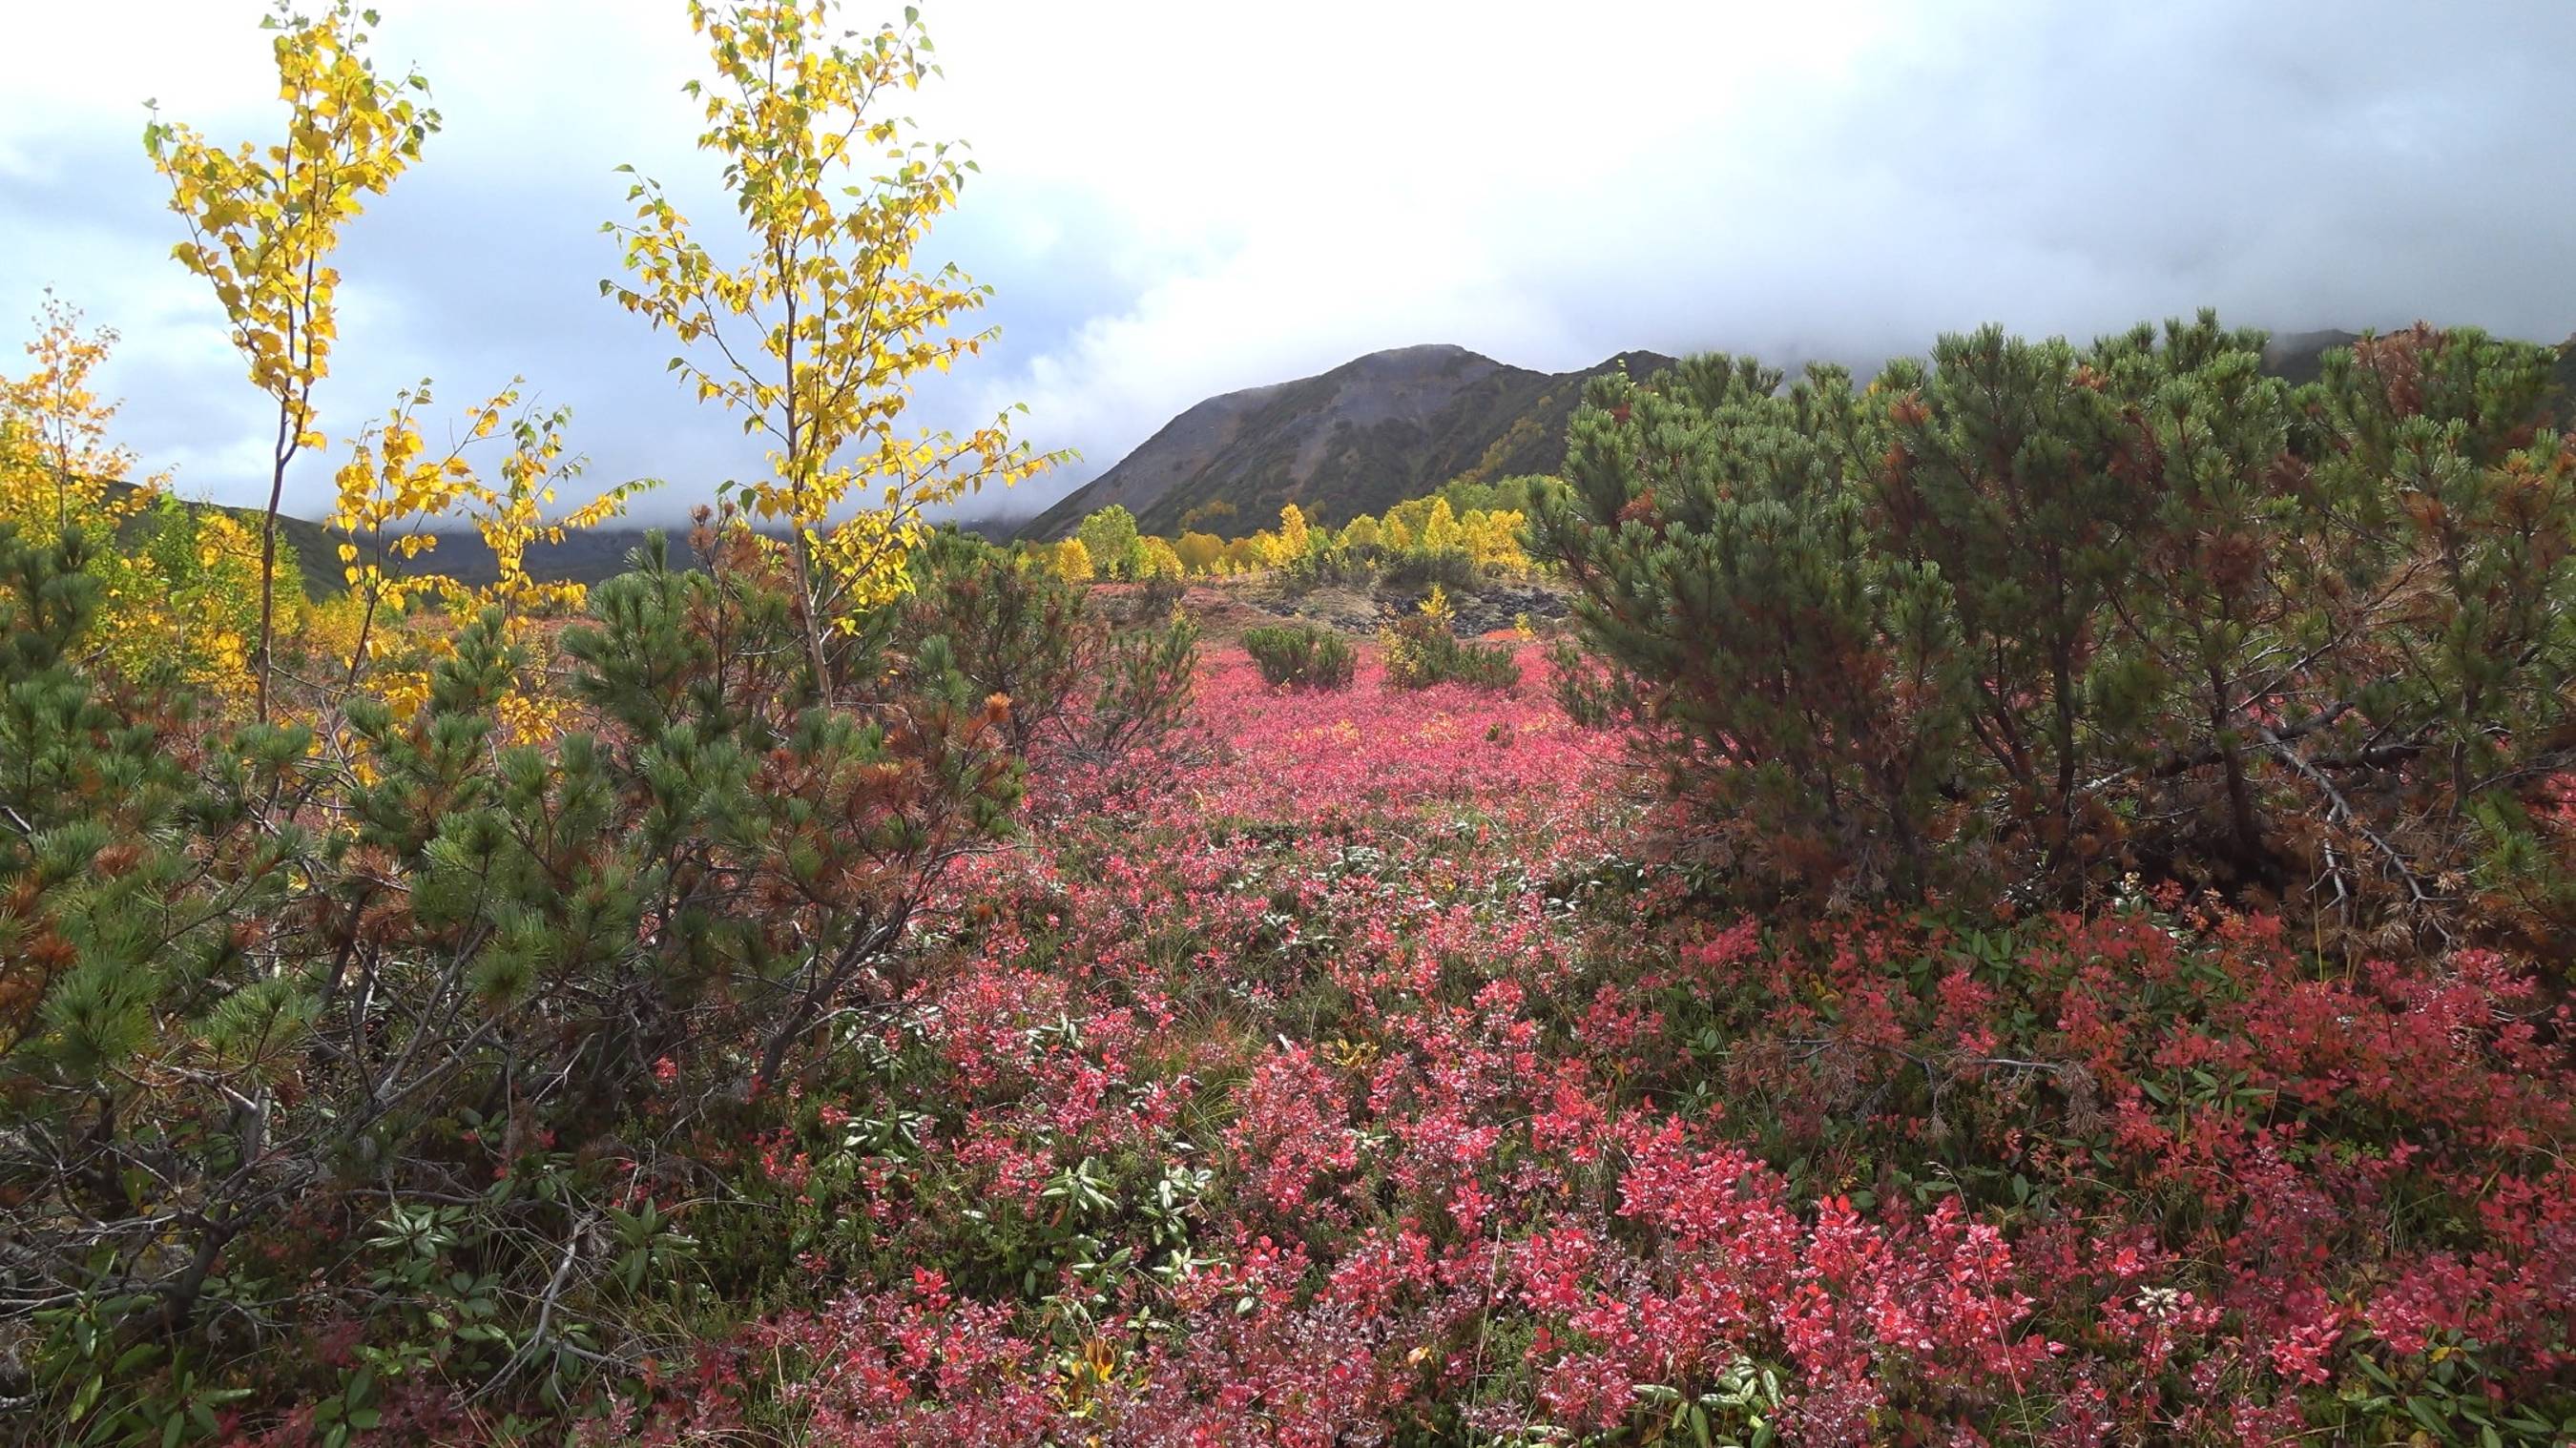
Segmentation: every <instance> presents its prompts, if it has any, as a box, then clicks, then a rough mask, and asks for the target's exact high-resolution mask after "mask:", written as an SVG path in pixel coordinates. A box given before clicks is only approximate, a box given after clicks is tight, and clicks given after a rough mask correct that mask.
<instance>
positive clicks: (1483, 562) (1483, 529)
mask: <svg viewBox="0 0 2576 1448" xmlns="http://www.w3.org/2000/svg"><path fill="white" fill-rule="evenodd" d="M1526 522H1527V520H1526V519H1524V518H1523V517H1522V516H1521V515H1520V514H1519V513H1517V512H1513V511H1508V510H1503V509H1493V510H1486V509H1477V508H1470V509H1468V510H1467V511H1466V512H1465V513H1463V514H1461V515H1459V518H1458V532H1459V535H1460V537H1461V538H1462V540H1463V546H1464V547H1465V549H1466V551H1467V556H1468V558H1470V559H1472V560H1474V562H1475V564H1476V566H1477V567H1479V568H1509V569H1520V568H1527V567H1528V566H1529V555H1528V554H1526V553H1524V552H1522V551H1521V532H1522V527H1523V525H1524V524H1525V523H1526Z"/></svg>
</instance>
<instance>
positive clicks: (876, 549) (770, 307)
mask: <svg viewBox="0 0 2576 1448" xmlns="http://www.w3.org/2000/svg"><path fill="white" fill-rule="evenodd" d="M837 9H838V6H837V4H835V3H834V0H751V3H738V4H730V5H721V6H718V5H710V4H706V3H703V0H691V3H690V5H689V7H688V11H689V21H690V24H691V25H692V27H694V28H695V30H696V31H697V32H698V33H699V34H701V35H704V36H705V37H706V39H707V42H708V47H709V51H710V53H711V55H712V56H713V58H714V62H715V71H716V76H715V81H714V83H713V84H705V83H701V82H697V81H692V82H690V83H689V85H688V87H687V91H688V94H689V95H691V96H692V97H694V98H696V99H697V100H698V101H700V102H701V103H702V105H703V106H704V110H705V122H706V129H705V131H704V132H702V133H701V134H700V135H699V137H698V145H699V148H700V149H702V150H707V151H712V152H714V153H716V154H717V155H719V156H721V157H722V158H723V159H724V180H725V184H726V187H727V188H728V189H729V190H731V191H732V193H733V195H734V200H735V205H736V209H737V210H738V211H739V212H740V214H741V218H742V222H743V224H744V227H745V228H746V230H747V231H748V233H749V237H748V240H749V243H750V245H749V248H748V251H747V254H746V255H745V256H744V258H743V259H742V260H741V261H740V262H738V263H736V264H733V265H726V264H724V263H722V262H720V261H719V260H718V259H717V258H716V256H715V255H714V254H713V253H712V252H710V251H709V250H708V248H707V247H706V246H705V245H704V244H703V243H702V242H701V241H700V240H699V239H698V237H697V234H696V232H695V230H694V228H693V227H692V226H691V224H690V222H689V221H688V219H687V218H686V217H684V216H683V215H681V213H680V211H679V209H678V208H677V207H676V206H674V205H673V204H672V202H671V200H670V199H669V197H668V196H667V195H666V194H665V193H664V191H663V189H662V187H661V185H660V184H659V183H658V182H656V181H653V180H651V179H649V178H641V177H639V178H638V180H637V181H636V183H635V185H634V186H633V187H632V188H631V189H630V190H629V191H628V193H627V199H628V200H629V201H630V202H632V203H633V204H634V207H635V211H634V217H633V220H632V221H631V222H630V223H626V224H619V223H615V222H612V223H610V224H609V227H608V230H610V231H612V232H614V233H615V234H617V235H618V236H620V237H621V238H623V239H624V241H625V243H626V267H627V270H628V271H629V272H630V273H631V274H632V276H633V278H634V281H633V284H632V285H623V284H620V283H618V282H616V281H603V282H601V283H600V291H601V293H602V295H605V296H609V297H613V298H614V299H615V300H616V301H618V302H619V303H620V304H621V305H623V306H624V307H625V308H626V309H627V310H628V311H631V312H634V313H637V314H638V315H641V316H643V317H644V318H646V319H647V320H648V321H650V322H651V323H652V324H653V325H654V326H655V327H656V328H658V329H664V330H668V331H669V332H671V333H672V334H673V335H674V336H675V337H677V338H678V340H679V341H680V342H681V343H682V344H683V346H684V347H694V346H696V345H697V344H700V343H705V344H708V346H709V347H710V348H711V349H712V356H711V357H710V358H709V360H706V361H697V360H692V357H691V355H690V354H689V353H687V352H683V353H682V354H681V355H680V356H677V357H674V358H672V359H671V370H673V371H676V372H678V373H680V374H681V375H682V377H683V378H685V379H686V380H687V381H688V383H689V384H690V385H691V386H692V387H693V388H694V389H695V391H696V394H697V396H698V399H699V400H700V401H702V402H716V403H720V404H722V405H723V406H724V407H725V408H726V409H727V410H728V411H740V412H741V413H742V414H743V415H744V419H743V431H744V432H745V433H746V434H756V435H762V436H765V437H766V438H767V439H768V441H769V444H770V448H769V466H770V471H771V476H770V477H769V478H766V479H763V480H760V481H758V482H755V483H753V484H751V485H750V486H749V487H748V488H746V489H744V490H743V491H744V493H745V495H746V503H747V507H748V511H749V512H750V513H751V514H752V515H753V516H754V517H756V518H759V519H764V520H779V521H784V522H785V523H786V524H787V525H788V526H789V527H790V528H791V529H792V530H793V536H794V544H795V546H794V557H795V573H796V580H797V584H798V586H799V588H800V590H801V592H802V593H803V599H802V602H803V605H804V614H805V617H804V627H805V640H806V648H807V652H808V655H809V658H808V663H809V664H810V666H811V667H812V668H813V670H814V674H815V678H816V679H817V681H818V682H819V683H824V684H828V681H829V678H830V673H829V669H828V666H827V664H826V660H825V653H824V632H823V631H824V622H823V621H824V619H825V618H827V617H832V616H839V617H840V618H841V621H842V622H843V623H844V624H845V625H848V626H853V627H854V626H855V620H854V619H852V618H851V617H849V615H848V614H847V613H846V612H844V610H848V609H863V608H866V607H869V606H872V605H874V604H877V603H880V602H883V601H885V600H887V599H890V598H892V597H895V596H897V595H899V594H900V593H901V592H902V591H903V590H904V589H905V588H906V587H907V586H908V583H909V578H908V574H907V571H906V568H905V564H904V560H905V555H906V553H907V551H908V550H909V549H910V547H911V546H912V544H913V543H914V542H915V541H916V540H917V538H918V537H919V536H920V534H921V532H922V523H921V510H922V509H923V508H924V507H926V506H929V505H932V504H936V503H941V502H946V501H949V500H952V499H954V498H957V497H959V496H961V495H963V494H965V493H967V492H969V491H972V490H974V489H977V488H980V487H981V486H983V485H984V484H985V483H986V482H991V481H999V482H1002V483H1005V484H1008V483H1012V482H1016V481H1018V480H1019V479H1021V478H1024V477H1027V476H1028V475H1030V474H1032V473H1034V472H1036V471H1038V470H1039V469H1040V468H1042V467H1045V466H1047V465H1048V464H1050V463H1052V462H1054V461H1056V460H1057V455H1048V456H1043V457H1038V456H1032V455H1030V454H1029V453H1028V452H1027V450H1026V449H1025V448H1023V447H1021V446H1018V445H1016V444H1014V443H1013V442H1012V441H1011V440H1010V436H1009V432H1008V429H1007V426H1006V424H1007V421H1008V415H1007V414H1005V415H1004V416H1002V417H997V418H996V419H994V421H993V422H992V423H991V424H989V425H987V426H985V427H981V428H977V429H975V430H974V431H973V432H971V433H968V434H967V435H965V436H963V437H958V436H955V435H953V434H950V433H946V432H939V431H930V430H924V431H920V432H911V431H908V430H906V429H905V428H904V427H903V425H902V417H903V413H904V411H905V409H906V407H907V406H908V405H909V403H910V402H911V398H912V379H914V378H916V377H918V376H920V375H922V374H923V373H926V372H930V371H934V370H935V371H942V372H944V371H946V370H948V368H949V367H950V366H951V365H952V364H953V363H954V362H955V361H956V360H957V359H958V358H960V357H962V356H967V355H970V354H973V353H976V352H979V351H981V350H982V348H983V345H984V344H985V343H986V342H987V341H990V340H991V339H992V338H993V336H994V335H995V334H994V332H993V331H992V330H989V329H988V330H985V331H980V332H973V333H959V332H955V331H952V330H951V328H952V326H953V325H954V323H955V321H956V320H957V319H958V318H959V317H960V316H962V315H963V314H965V313H968V312H971V311H973V310H975V309H977V308H979V307H981V306H983V305H984V303H985V300H986V298H987V297H988V296H989V295H990V292H989V289H988V288H984V287H980V286H976V285H974V284H973V283H972V282H971V281H970V280H969V279H968V278H967V277H966V276H965V274H964V273H962V272H960V271H959V270H958V269H957V268H956V267H955V266H953V265H951V266H946V267H942V268H940V269H939V270H937V271H930V272H925V271H923V270H921V269H920V268H918V267H916V266H915V264H914V262H913V253H914V250H915V249H916V248H917V247H918V246H919V245H920V244H921V242H922V240H923V239H924V237H925V236H926V235H927V234H928V232H929V230H930V227H931V224H932V222H933V221H935V220H936V219H937V218H938V217H939V216H940V215H941V214H942V213H943V212H946V211H948V210H950V209H951V208H953V207H954V206H955V205H956V204H957V199H958V193H959V188H960V187H961V185H962V184H963V182H964V179H965V176H966V173H967V172H968V171H970V170H971V169H972V163H971V162H968V161H966V160H965V159H964V158H963V157H962V155H960V154H959V150H960V148H958V147H955V146H952V145H951V144H950V143H948V142H944V141H943V142H935V143H934V142H923V141H919V140H915V139H912V138H911V124H910V122H908V121H905V120H901V119H897V118H895V117H893V116H891V115H888V114H886V113H884V109H883V107H884V105H885V103H886V102H889V101H891V100H893V99H894V98H895V97H896V96H897V95H899V94H900V93H902V92H904V91H909V90H913V89H916V88H918V87H919V86H920V84H921V83H922V81H923V80H924V79H925V78H926V77H928V76H930V75H933V74H935V73H936V71H937V68H936V67H935V66H934V65H933V64H932V63H931V58H930V57H931V47H930V42H929V40H928V38H927V37H926V36H925V35H924V34H923V33H922V31H921V29H920V25H919V22H918V19H917V17H916V15H915V14H914V13H912V12H909V11H908V12H906V14H905V17H904V19H903V21H902V23H901V24H887V25H885V26H883V27H881V28H879V29H878V30H877V31H876V32H875V33H874V34H872V35H867V36H859V35H857V34H856V33H855V32H839V33H838V34H836V32H835V30H834V15H835V12H836V11H837ZM845 39H847V40H855V41H856V43H855V44H854V45H845V44H843V43H842V42H843V40H845ZM627 169H628V170H629V172H630V174H631V172H632V168H631V167H630V168H627ZM700 355H706V354H703V353H702V354H700ZM868 493H876V494H877V495H878V501H877V504H876V506H872V507H867V508H864V509H863V510H862V511H860V512H859V513H858V514H857V515H856V516H854V517H849V518H846V519H844V520H843V521H841V522H840V523H838V524H837V525H834V524H833V523H832V521H831V520H832V516H833V514H834V512H835V511H836V510H837V509H839V508H840V507H841V505H843V504H844V503H845V502H847V501H848V500H850V499H851V498H852V497H853V496H854V495H864V494H868Z"/></svg>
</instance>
